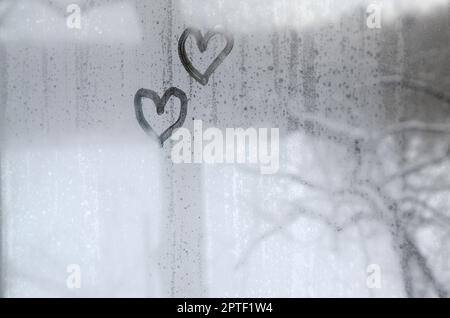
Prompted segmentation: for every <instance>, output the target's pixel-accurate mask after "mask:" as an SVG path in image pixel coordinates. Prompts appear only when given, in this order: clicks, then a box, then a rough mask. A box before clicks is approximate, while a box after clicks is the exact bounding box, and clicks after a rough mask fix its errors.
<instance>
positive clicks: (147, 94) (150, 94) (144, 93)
mask: <svg viewBox="0 0 450 318" xmlns="http://www.w3.org/2000/svg"><path fill="white" fill-rule="evenodd" d="M172 96H175V97H177V98H178V99H179V100H180V115H179V116H178V119H177V121H176V122H175V123H173V124H172V125H171V126H170V127H169V128H167V129H166V130H165V131H164V132H163V133H162V134H161V135H159V136H158V134H157V133H156V132H155V130H154V129H153V128H152V126H150V124H149V123H148V121H147V119H145V116H144V112H143V110H142V99H143V98H149V99H151V100H152V101H153V103H154V104H155V106H156V113H157V114H158V115H162V114H164V108H165V106H166V104H167V102H168V101H169V99H170V97H172ZM187 104H188V99H187V97H186V94H185V93H184V92H183V91H182V90H181V89H179V88H177V87H171V88H169V89H168V90H166V91H165V93H164V95H163V96H162V98H160V97H159V95H158V94H157V93H156V92H154V91H152V90H150V89H145V88H141V89H140V90H138V91H137V92H136V95H135V96H134V110H135V112H136V119H137V121H138V122H139V125H140V126H141V127H142V129H143V130H144V131H145V132H146V133H147V135H149V136H151V137H156V138H157V139H158V140H159V143H160V144H161V147H162V146H163V144H164V142H165V141H166V140H167V139H168V138H169V137H170V136H172V133H173V131H174V130H175V129H177V128H179V127H181V126H183V123H184V120H185V119H186V114H187Z"/></svg>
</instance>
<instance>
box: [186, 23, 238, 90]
mask: <svg viewBox="0 0 450 318" xmlns="http://www.w3.org/2000/svg"><path fill="white" fill-rule="evenodd" d="M217 34H220V35H222V36H224V37H225V39H226V41H227V43H226V45H225V48H224V49H223V50H222V52H220V53H219V55H218V56H217V57H216V58H215V59H214V61H213V62H212V63H211V65H210V66H208V68H207V69H206V71H205V73H204V74H202V73H200V71H199V70H197V69H196V68H195V67H194V66H193V65H192V62H191V61H190V60H189V58H188V56H187V53H186V40H187V38H188V37H189V36H190V35H193V36H194V38H195V41H196V43H197V46H198V48H199V50H200V52H201V53H203V52H205V51H206V48H207V47H208V42H209V40H210V39H211V38H212V37H213V36H214V35H217ZM233 45H234V39H233V35H232V34H231V33H228V32H225V30H224V29H223V28H222V27H221V26H216V27H215V28H214V29H213V30H209V31H207V32H206V34H205V36H202V33H201V32H200V31H199V30H198V29H194V28H187V29H186V30H184V32H183V34H182V35H181V37H180V40H179V41H178V55H179V56H180V59H181V63H182V64H183V66H184V68H185V69H186V71H187V72H188V73H189V74H190V75H191V76H192V77H193V78H195V80H196V81H197V82H199V83H200V84H202V85H206V84H208V80H209V77H210V76H211V75H212V73H214V71H215V70H216V68H217V67H218V66H219V65H220V64H221V63H222V62H223V60H224V59H225V58H226V57H227V56H228V54H230V52H231V50H232V49H233Z"/></svg>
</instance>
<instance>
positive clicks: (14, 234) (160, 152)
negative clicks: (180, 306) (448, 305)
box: [0, 0, 450, 297]
mask: <svg viewBox="0 0 450 318" xmlns="http://www.w3.org/2000/svg"><path fill="white" fill-rule="evenodd" d="M72 3H77V4H79V6H80V8H81V28H80V29H70V28H68V27H67V26H66V19H67V18H68V16H69V13H67V12H66V8H67V6H68V5H69V4H72ZM373 3H375V4H377V5H379V6H380V8H382V11H381V17H382V21H381V28H376V29H371V28H369V27H367V25H366V19H367V16H368V14H367V12H366V10H367V7H368V6H369V4H373ZM217 24H221V25H223V26H225V27H226V28H227V29H228V30H229V31H230V32H232V33H233V35H234V48H233V50H232V52H231V54H230V55H229V56H228V57H227V58H226V59H225V61H224V63H223V64H222V65H220V66H219V67H218V69H217V70H216V71H215V73H214V75H213V76H212V77H211V79H210V82H209V83H208V85H207V86H201V85H199V84H198V83H197V82H195V81H194V80H193V79H192V78H190V77H189V75H188V74H187V72H186V71H185V70H184V68H183V66H182V65H181V63H180V59H179V57H178V53H177V44H178V39H179V37H180V35H181V34H182V32H183V30H184V29H185V28H186V27H198V28H199V29H201V30H202V31H203V32H204V31H205V30H206V29H208V28H210V27H213V26H215V25H217ZM223 45H224V41H223V39H221V38H220V37H218V38H216V37H215V38H213V39H212V40H211V42H210V45H209V47H208V51H207V52H205V53H204V54H200V53H199V52H198V50H197V49H196V47H195V45H194V44H193V43H192V42H191V41H188V53H190V54H191V55H192V56H193V60H194V61H196V63H198V64H199V65H201V66H203V68H205V67H206V66H207V65H208V64H209V61H211V59H212V58H214V56H215V55H216V54H217V52H219V51H220V50H221V48H222V47H223ZM196 65H197V64H196ZM200 68H202V67H200ZM449 85H450V2H449V1H448V0H432V1H431V0H428V1H419V0H415V1H406V0H405V1H403V0H391V1H389V0H384V1H364V0H349V1H345V2H344V1H328V0H319V1H318V0H247V1H244V0H226V1H221V0H209V1H207V2H206V1H203V0H179V1H176V0H148V1H143V0H142V1H139V0H134V1H132V0H130V1H125V0H123V1H121V0H109V1H108V0H104V1H101V0H97V1H93V0H90V1H89V0H87V1H81V0H80V1H75V0H67V1H66V0H59V1H58V0H53V1H50V0H48V1H47V0H28V1H27V0H1V1H0V110H1V113H0V129H1V130H0V138H1V139H0V141H1V148H0V149H1V150H0V154H1V164H0V176H1V183H0V190H1V196H0V204H1V209H0V213H1V214H0V217H1V218H0V229H1V232H0V234H1V250H0V252H1V266H0V278H1V280H0V292H1V295H2V296H4V297H33V296H34V297H36V296H38V297H81V296H86V297H102V296H111V297H119V296H125V297H129V296H138V297H174V296H178V297H190V296H198V297H205V296H217V297H240V296H242V297H244V296H249V297H263V296H268V297H272V296H273V297H435V296H438V297H448V296H449V295H450V201H449V198H450V160H449V159H450V158H449V155H450V136H449V135H450V92H449V89H448V87H449ZM170 86H176V87H178V88H180V89H182V90H183V91H185V92H186V94H187V96H188V98H189V106H188V115H187V119H186V122H185V124H184V127H187V128H189V129H191V130H192V128H193V119H201V120H203V121H204V124H205V125H206V126H211V127H219V128H226V127H244V128H245V127H279V128H280V142H281V145H280V147H281V161H280V171H279V172H278V173H277V174H275V175H260V174H259V173H258V170H254V169H252V167H246V166H245V165H230V164H228V165H207V164H173V163H172V161H171V160H170V149H171V146H172V145H171V143H170V142H167V143H166V144H165V145H164V148H162V149H161V148H160V147H159V146H158V145H157V143H156V142H155V141H153V140H152V139H150V138H148V136H147V135H145V133H144V132H143V131H142V129H141V127H140V126H139V124H138V123H137V121H136V118H135V114H134V108H133V97H134V94H135V93H136V91H137V90H138V89H140V88H147V89H152V90H154V91H156V92H159V93H160V94H162V92H163V91H164V90H166V89H167V88H169V87H170ZM169 105H170V106H171V107H167V108H166V114H165V115H164V116H162V117H158V118H156V116H155V114H154V111H153V108H154V106H152V105H151V103H150V102H148V103H147V101H145V102H144V107H145V109H146V110H145V112H146V115H147V116H148V117H147V118H148V119H149V121H150V123H151V124H152V126H154V127H158V129H159V130H163V129H164V128H166V127H167V126H168V125H169V123H171V122H173V120H174V119H175V118H176V117H177V116H178V115H177V114H178V108H177V107H179V106H178V105H177V103H174V102H173V101H172V102H170V103H169ZM71 264H76V265H78V266H79V269H80V274H81V276H80V277H81V286H80V288H68V285H67V279H68V276H69V275H70V273H68V272H67V269H68V266H70V265H71ZM373 265H375V268H377V269H379V274H380V278H381V286H378V287H380V288H370V284H369V285H368V284H367V279H368V278H370V277H372V276H371V275H372V274H373V273H372V269H373V268H374V267H373ZM372 287H373V286H372Z"/></svg>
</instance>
